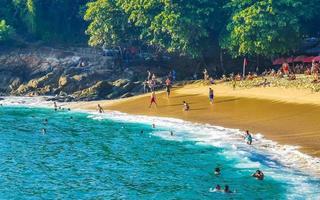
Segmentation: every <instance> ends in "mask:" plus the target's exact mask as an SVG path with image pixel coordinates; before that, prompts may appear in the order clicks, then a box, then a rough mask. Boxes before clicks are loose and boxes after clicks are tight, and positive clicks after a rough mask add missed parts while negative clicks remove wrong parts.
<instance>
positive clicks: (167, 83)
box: [166, 77, 171, 98]
mask: <svg viewBox="0 0 320 200" xmlns="http://www.w3.org/2000/svg"><path fill="white" fill-rule="evenodd" d="M170 88H171V81H170V79H169V77H168V78H167V80H166V92H167V97H168V98H169V96H170Z"/></svg>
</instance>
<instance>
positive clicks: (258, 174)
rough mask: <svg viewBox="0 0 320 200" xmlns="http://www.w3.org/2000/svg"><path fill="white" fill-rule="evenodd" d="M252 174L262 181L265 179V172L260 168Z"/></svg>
mask: <svg viewBox="0 0 320 200" xmlns="http://www.w3.org/2000/svg"><path fill="white" fill-rule="evenodd" d="M252 176H253V177H255V178H256V179H258V180H261V181H262V180H263V179H264V174H263V172H262V171H260V170H259V169H258V170H257V171H256V172H255V173H254V174H252Z"/></svg>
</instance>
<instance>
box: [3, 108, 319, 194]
mask: <svg viewBox="0 0 320 200" xmlns="http://www.w3.org/2000/svg"><path fill="white" fill-rule="evenodd" d="M71 117H72V118H71ZM45 118H48V124H45V123H44V119H45ZM0 121H1V123H0V194H1V195H0V199H130V200H131V199H165V200H168V199H319V191H320V190H319V188H320V180H319V179H316V178H311V177H309V176H307V175H305V174H304V173H302V172H298V171H295V170H292V169H287V168H285V167H283V166H281V164H279V163H277V162H275V161H272V160H269V158H268V157H266V156H264V155H263V154H261V153H250V156H249V158H248V160H247V161H246V162H244V161H243V159H242V158H238V157H237V156H228V155H229V154H232V151H230V149H228V150H227V149H224V148H221V147H214V146H211V145H205V144H201V143H198V142H195V141H192V140H183V139H181V138H180V139H170V134H169V132H168V131H167V130H169V129H167V128H166V127H159V128H156V129H152V128H151V126H150V124H141V123H127V122H125V121H112V120H110V119H103V120H96V119H94V117H92V114H86V113H77V112H68V111H59V112H54V111H52V110H51V109H39V108H25V107H0ZM42 128H46V130H47V132H46V133H45V134H42V131H41V129H42ZM171 128H172V127H171ZM141 130H143V133H142V132H141ZM166 133H167V135H168V137H167V138H169V139H166V137H160V136H161V135H162V136H163V134H166ZM183 134H185V135H187V134H188V133H187V132H185V133H183ZM252 163H253V164H252ZM256 163H259V165H258V166H259V168H260V169H262V170H263V171H264V172H265V175H266V178H265V180H263V181H258V180H255V179H253V178H252V177H250V175H251V174H252V173H253V172H254V171H255V170H256V169H257V167H256V166H255V165H256ZM269 163H272V165H271V164H269ZM216 166H219V167H221V169H222V174H221V175H220V176H215V175H214V174H213V173H212V170H213V169H214V168H215V167H216ZM216 184H220V185H221V186H224V185H226V184H227V185H229V186H230V188H231V190H232V191H234V193H233V194H225V193H221V192H209V189H210V188H211V187H214V186H215V185H216Z"/></svg>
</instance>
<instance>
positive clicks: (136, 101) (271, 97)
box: [72, 84, 320, 157]
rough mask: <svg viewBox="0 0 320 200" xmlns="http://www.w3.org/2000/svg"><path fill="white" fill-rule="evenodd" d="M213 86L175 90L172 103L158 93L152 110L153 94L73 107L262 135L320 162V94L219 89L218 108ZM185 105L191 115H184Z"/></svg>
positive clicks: (169, 99)
mask: <svg viewBox="0 0 320 200" xmlns="http://www.w3.org/2000/svg"><path fill="white" fill-rule="evenodd" d="M208 88H209V86H206V85H203V84H191V85H186V86H184V87H179V88H176V89H174V90H173V91H172V94H171V96H170V98H167V96H166V94H165V93H164V92H158V93H157V102H158V107H155V106H153V107H152V108H149V107H148V106H149V101H150V94H146V95H140V96H136V97H132V98H127V99H121V100H113V101H98V102H80V103H75V104H73V105H72V107H73V108H81V109H96V105H97V104H98V103H99V104H100V105H102V107H103V108H104V109H106V110H117V111H121V112H125V113H130V114H139V115H150V116H163V117H173V118H180V119H183V120H187V121H191V122H199V123H209V124H213V125H219V126H223V127H227V128H238V129H242V130H246V129H248V130H250V132H253V133H262V134H263V135H264V136H265V137H266V138H267V139H271V140H274V141H277V142H279V143H281V144H289V145H295V146H300V147H301V149H300V150H301V151H302V152H305V153H307V154H309V155H312V156H317V157H320V94H319V93H311V92H310V91H305V90H298V89H282V88H273V87H267V88H253V89H236V90H233V89H232V88H230V87H229V86H226V85H224V84H219V85H214V86H212V88H213V89H214V91H215V103H214V104H213V105H211V104H210V103H209V100H208ZM182 101H187V102H188V103H189V104H190V111H188V112H185V111H183V110H182Z"/></svg>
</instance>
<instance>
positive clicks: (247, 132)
mask: <svg viewBox="0 0 320 200" xmlns="http://www.w3.org/2000/svg"><path fill="white" fill-rule="evenodd" d="M244 140H245V141H246V142H247V144H249V145H251V144H252V135H251V134H250V133H249V131H248V130H246V135H245V137H244Z"/></svg>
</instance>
